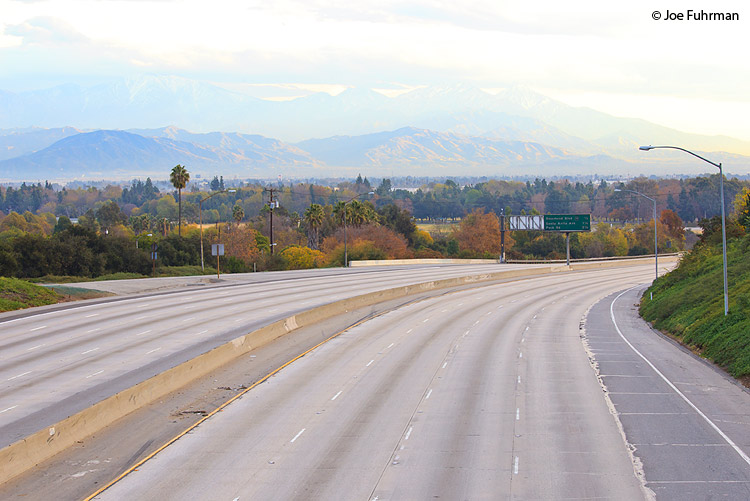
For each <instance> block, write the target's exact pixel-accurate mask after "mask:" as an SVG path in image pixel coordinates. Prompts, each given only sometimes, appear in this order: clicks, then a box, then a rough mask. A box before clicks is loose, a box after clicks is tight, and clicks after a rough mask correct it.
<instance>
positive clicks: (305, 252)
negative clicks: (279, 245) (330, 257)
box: [281, 245, 325, 270]
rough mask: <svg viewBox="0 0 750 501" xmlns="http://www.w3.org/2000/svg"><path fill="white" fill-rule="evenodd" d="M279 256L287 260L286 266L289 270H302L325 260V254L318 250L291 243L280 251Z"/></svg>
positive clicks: (314, 266)
mask: <svg viewBox="0 0 750 501" xmlns="http://www.w3.org/2000/svg"><path fill="white" fill-rule="evenodd" d="M281 256H282V257H283V258H284V259H285V260H286V262H287V268H288V269H290V270H303V269H308V268H317V267H319V266H322V265H323V264H324V262H325V255H324V254H323V253H322V252H320V251H319V250H314V249H310V248H309V247H302V246H299V245H292V246H290V247H287V248H286V249H284V250H283V251H281Z"/></svg>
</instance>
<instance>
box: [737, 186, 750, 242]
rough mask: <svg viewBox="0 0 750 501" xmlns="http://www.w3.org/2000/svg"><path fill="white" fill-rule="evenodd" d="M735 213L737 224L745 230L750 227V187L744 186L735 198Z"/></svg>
mask: <svg viewBox="0 0 750 501" xmlns="http://www.w3.org/2000/svg"><path fill="white" fill-rule="evenodd" d="M734 215H735V217H736V218H737V224H739V225H740V226H742V227H743V228H744V229H745V231H747V230H748V229H750V188H742V191H740V192H739V193H737V196H736V197H735V199H734Z"/></svg>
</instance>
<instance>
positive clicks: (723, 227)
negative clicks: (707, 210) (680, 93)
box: [639, 145, 729, 317]
mask: <svg viewBox="0 0 750 501" xmlns="http://www.w3.org/2000/svg"><path fill="white" fill-rule="evenodd" d="M659 148H664V149H671V150H680V151H684V152H685V153H688V154H690V155H693V156H694V157H697V158H700V159H701V160H703V161H704V162H707V163H709V164H711V165H713V166H714V167H718V169H719V191H721V249H722V257H723V259H724V316H725V317H726V316H727V315H729V287H728V286H727V223H726V221H727V217H726V213H725V210H724V170H723V169H722V167H721V162H719V163H718V164H717V163H716V162H712V161H711V160H708V159H707V158H703V157H702V156H700V155H698V154H696V153H693V152H692V151H690V150H686V149H685V148H680V147H679V146H651V145H649V146H641V147H640V148H639V149H640V150H643V151H649V150H655V149H659Z"/></svg>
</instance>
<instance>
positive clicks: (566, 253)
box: [565, 231, 570, 266]
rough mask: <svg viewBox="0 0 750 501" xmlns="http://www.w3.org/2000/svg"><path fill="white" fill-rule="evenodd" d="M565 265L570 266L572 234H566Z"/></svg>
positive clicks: (567, 232)
mask: <svg viewBox="0 0 750 501" xmlns="http://www.w3.org/2000/svg"><path fill="white" fill-rule="evenodd" d="M565 256H566V259H565V263H566V264H567V265H568V266H570V232H569V231H566V232H565Z"/></svg>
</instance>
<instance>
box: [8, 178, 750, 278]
mask: <svg viewBox="0 0 750 501" xmlns="http://www.w3.org/2000/svg"><path fill="white" fill-rule="evenodd" d="M170 178H171V180H172V183H173V186H174V187H175V189H176V193H175V194H176V195H177V200H175V198H174V196H173V195H172V194H162V193H160V192H159V191H158V190H157V189H156V188H155V187H154V185H153V183H151V181H150V179H147V180H146V182H145V183H143V182H140V181H134V182H133V183H132V184H131V186H129V187H126V188H125V189H124V190H122V191H121V193H120V198H121V201H124V200H128V202H127V203H124V204H123V205H120V204H118V203H117V201H116V200H114V199H106V200H103V201H102V200H99V201H98V202H96V203H95V204H94V205H93V207H91V208H89V209H87V211H86V212H85V213H83V214H81V215H80V216H79V217H78V224H77V225H73V224H72V223H71V221H70V219H68V218H67V217H66V216H60V217H56V216H55V214H54V213H52V212H46V211H43V210H41V208H40V209H39V210H38V211H37V213H33V212H31V211H25V212H23V213H18V212H15V211H11V212H10V213H9V214H7V215H5V214H4V213H1V212H0V244H1V245H2V248H0V250H1V251H2V252H3V257H2V260H3V262H4V263H5V264H3V265H2V266H3V267H2V268H0V273H3V274H9V275H13V276H41V275H46V274H53V275H54V274H79V275H84V276H98V275H101V274H106V273H114V272H118V271H126V272H133V273H144V270H145V272H148V266H149V265H150V261H149V258H148V252H147V249H148V248H149V246H150V244H151V243H152V242H153V241H156V240H158V241H159V249H160V252H159V258H160V264H163V265H167V266H186V265H192V266H197V265H199V264H200V255H201V252H200V227H199V226H197V225H196V224H195V222H196V221H197V220H198V219H200V218H199V216H200V214H199V212H198V208H199V207H200V205H201V204H200V203H199V202H201V201H203V202H204V203H203V204H202V206H203V209H204V210H203V216H204V217H203V219H204V221H208V222H210V223H212V225H211V227H204V228H203V232H204V237H205V238H204V240H203V242H204V246H205V248H204V249H203V251H204V254H209V255H210V248H209V247H208V246H209V245H210V244H211V243H214V242H219V241H220V242H222V243H225V245H226V250H227V255H226V257H225V258H223V259H224V263H223V264H222V266H223V267H225V268H228V269H229V271H249V270H252V269H254V268H255V269H261V270H263V269H285V268H302V267H311V266H330V265H340V264H342V263H343V247H344V238H345V237H344V235H345V232H348V235H347V237H346V238H347V240H348V250H349V255H350V258H351V259H387V258H406V257H491V258H496V257H497V255H498V254H499V252H500V249H499V246H500V224H499V217H498V214H502V213H505V214H511V213H514V212H515V213H517V212H516V210H515V209H514V206H513V205H505V206H500V207H499V209H498V208H497V207H495V209H493V204H494V205H497V204H499V203H500V202H499V201H500V200H502V199H503V197H511V202H512V200H513V197H516V198H518V197H519V195H518V194H519V193H526V195H529V194H531V200H527V202H528V203H529V204H531V207H530V208H529V205H518V207H523V208H521V209H520V210H519V211H518V212H526V211H527V209H528V212H530V213H538V212H540V211H538V210H537V209H536V208H535V207H534V205H539V206H543V207H545V208H553V209H556V210H555V211H554V212H565V211H564V209H566V208H567V209H570V210H571V211H573V212H578V211H579V210H578V209H581V207H573V208H571V207H572V206H570V205H565V204H568V203H570V199H571V197H573V196H577V194H578V195H580V194H581V193H583V194H584V195H585V194H586V193H589V194H591V195H592V197H591V198H589V202H591V201H593V202H594V204H595V205H597V206H598V205H605V206H608V207H610V208H612V210H611V211H610V212H609V214H610V215H611V214H612V213H613V212H615V211H624V210H626V209H628V210H632V214H631V215H632V216H633V217H636V216H637V215H638V214H639V211H640V209H642V208H639V207H638V206H637V205H636V204H635V203H634V202H635V201H636V200H637V199H633V198H631V197H629V196H628V194H625V193H622V192H613V191H612V189H613V188H614V187H613V186H610V185H607V183H600V184H599V185H598V186H597V187H594V186H593V185H591V184H589V185H582V184H580V183H577V184H572V183H564V182H563V183H547V182H546V181H544V180H536V181H535V182H534V183H531V182H528V183H514V182H506V181H488V182H485V183H480V184H478V185H474V186H464V187H459V186H458V185H456V183H453V182H452V181H450V180H449V181H446V182H445V183H442V184H440V183H432V184H430V185H425V186H423V188H422V189H418V190H416V192H414V193H412V192H409V191H406V190H394V189H393V187H392V185H391V183H390V181H389V180H387V179H386V180H383V181H382V182H381V184H380V185H379V186H378V187H377V188H376V189H375V190H373V189H372V187H371V185H370V183H369V181H368V180H367V179H366V178H365V179H362V178H361V177H359V178H358V179H357V180H356V181H355V182H353V183H342V184H340V185H339V186H338V187H336V188H331V187H326V186H319V185H313V184H297V185H292V186H288V187H287V186H284V187H279V188H274V189H273V192H274V197H275V199H276V200H277V201H280V204H279V206H274V207H273V208H272V207H270V206H269V205H268V204H267V203H266V202H265V201H264V199H265V198H266V196H265V193H264V189H263V188H262V187H260V186H257V185H252V186H243V187H237V188H235V189H233V190H232V191H233V192H232V193H229V192H226V191H222V190H219V191H217V192H214V193H211V196H210V198H209V197H208V196H207V195H208V194H207V193H206V192H200V191H187V190H186V191H185V193H183V190H185V189H186V187H187V186H188V184H189V180H190V175H189V173H188V172H187V170H186V169H185V168H184V166H181V165H178V166H175V168H174V169H173V170H172V173H171V176H170ZM705 179H711V178H705ZM212 184H213V185H215V186H216V187H217V188H222V186H223V179H221V180H219V179H218V178H215V179H214V181H212ZM729 184H730V183H727V185H729ZM662 186H663V185H662ZM618 187H621V188H623V189H634V190H637V191H640V192H642V193H650V194H651V195H654V196H658V192H659V190H661V189H662V188H661V187H660V185H657V184H655V182H651V180H646V179H641V180H635V181H632V182H631V183H629V184H620V185H618ZM683 188H684V187H683ZM736 188H737V195H736V197H735V198H736V203H735V207H736V210H735V216H736V217H735V221H736V226H737V228H740V229H742V228H744V227H746V226H747V221H748V220H750V215H748V214H747V206H748V198H750V195H748V193H750V189H748V188H747V187H744V186H741V185H738V186H736ZM25 189H26V190H27V191H30V192H33V193H37V194H42V195H44V194H45V193H46V192H47V191H48V190H50V189H51V187H49V186H45V187H42V186H41V185H38V186H35V187H33V189H29V188H28V187H27V188H25ZM9 190H10V189H9ZM23 190H24V188H23V187H22V188H21V189H19V190H17V191H18V192H23ZM108 190H109V191H110V193H109V195H113V194H115V192H116V191H117V190H116V189H115V188H112V187H109V188H107V190H103V191H105V192H106V191H108ZM649 190H652V191H653V190H656V192H657V194H654V193H652V191H649ZM75 191H79V190H75ZM7 193H8V190H6V191H5V194H6V195H7ZM13 193H15V192H13ZM59 193H61V192H59ZM85 193H87V194H96V195H97V196H98V195H100V194H101V192H100V193H97V190H92V189H89V190H85ZM597 193H599V194H606V196H605V195H602V196H599V195H597ZM428 194H429V198H431V199H432V201H431V202H430V203H433V204H435V205H436V206H439V205H440V204H441V203H443V202H445V201H451V203H453V202H455V203H456V204H457V205H456V207H457V208H456V210H457V211H459V209H460V208H461V207H463V206H464V205H480V204H482V203H483V202H486V203H487V206H481V207H475V208H473V209H471V210H469V211H466V212H460V211H459V212H457V213H456V214H457V215H456V216H455V217H456V218H459V217H460V222H459V223H457V224H455V225H452V226H449V228H450V229H448V230H443V231H433V232H432V233H428V232H426V231H422V230H419V229H418V228H417V226H416V224H415V222H414V218H413V213H412V211H413V210H415V203H416V202H418V201H420V200H421V201H423V202H424V201H425V200H426V199H427V198H428ZM586 196H588V195H586ZM13 197H17V196H16V195H13ZM493 197H494V198H493ZM42 198H43V197H42ZM183 198H184V199H185V200H183ZM365 198H367V200H364V199H365ZM667 198H668V199H669V197H667ZM304 199H308V200H310V203H309V204H302V205H300V200H304ZM517 201H518V202H519V204H520V198H519V199H518V200H517ZM133 202H140V206H139V205H137V204H135V203H133ZM576 203H582V202H581V201H580V200H579V201H578V202H576ZM743 204H744V205H743ZM660 205H662V204H661V203H660ZM667 205H669V203H667ZM44 206H45V205H42V207H44ZM630 207H633V208H630ZM291 208H298V210H290V209H291ZM629 208H630V209H629ZM645 208H646V209H648V213H649V214H650V213H651V207H645ZM460 210H464V209H460ZM271 211H273V212H271ZM743 211H744V212H743ZM583 212H585V211H583ZM272 214H273V216H274V217H271V215H272ZM212 216H214V217H212ZM636 219H637V218H636ZM219 221H223V222H222V223H220V222H219ZM271 221H273V235H274V241H273V242H271V241H270V235H271V227H270V225H271ZM709 222H710V220H709ZM654 224H656V229H657V233H658V235H659V243H660V249H659V250H660V252H664V251H669V250H681V249H683V248H684V245H685V235H684V230H683V226H684V225H683V223H682V221H681V218H680V217H679V215H678V214H677V213H676V212H675V211H674V210H672V209H669V208H661V210H660V218H659V220H658V221H652V220H648V219H646V220H645V221H644V222H639V221H637V220H636V221H634V222H632V223H630V224H626V225H612V224H610V223H606V222H600V223H599V224H598V225H596V228H595V231H593V232H591V233H583V234H574V235H573V236H572V238H571V253H572V256H573V257H574V258H578V257H601V256H614V255H625V254H631V255H638V254H646V253H650V252H652V249H653V233H654ZM705 224H708V223H705ZM183 226H186V228H185V229H183ZM444 227H445V226H444ZM741 231H744V230H741ZM76 232H79V233H76ZM80 232H85V235H84V234H83V233H80ZM183 234H184V236H183ZM71 235H73V237H75V238H73V237H71ZM84 236H85V238H84ZM71 242H75V243H71ZM32 243H33V245H31V244H32ZM63 243H65V245H63ZM139 243H140V245H139ZM272 244H274V245H273V246H272ZM66 245H67V246H68V247H67V248H69V247H70V246H72V247H74V248H75V247H76V246H78V247H81V248H80V249H78V250H79V251H80V252H77V253H70V252H67V253H66V251H64V247H65V246H66ZM61 246H62V247H61ZM32 247H34V248H36V249H37V253H41V254H38V255H37V257H40V259H38V260H36V261H34V260H32V261H29V260H28V259H27V257H26V255H27V254H28V253H29V252H30V249H31V248H32ZM84 247H85V249H84ZM272 248H273V249H274V250H275V251H276V252H271V249H272ZM46 252H48V253H49V255H46V254H45V253H46ZM564 253H565V246H564V239H563V237H562V236H561V235H558V234H554V233H542V232H513V233H511V232H508V233H507V234H506V255H507V256H508V257H509V258H517V259H523V258H562V257H564ZM110 254H111V255H110ZM30 255H31V254H30ZM43 255H44V256H43ZM72 255H78V256H80V259H79V261H80V262H83V263H88V264H84V265H80V266H78V265H76V266H78V267H77V268H76V267H72V268H71V267H70V266H68V267H67V268H66V265H64V264H63V263H62V261H61V260H60V259H59V258H58V257H59V256H72ZM45 256H46V257H45ZM94 256H99V257H94ZM118 256H119V257H118ZM89 258H90V259H89ZM33 262H37V263H38V265H36V267H35V266H34V265H33ZM14 263H15V264H14ZM71 266H72V265H71Z"/></svg>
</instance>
